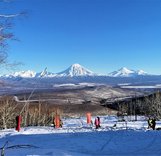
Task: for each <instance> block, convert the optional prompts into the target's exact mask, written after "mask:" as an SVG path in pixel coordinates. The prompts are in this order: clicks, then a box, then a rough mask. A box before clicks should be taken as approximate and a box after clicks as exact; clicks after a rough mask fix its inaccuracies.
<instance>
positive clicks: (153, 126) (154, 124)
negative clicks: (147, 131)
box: [152, 118, 156, 130]
mask: <svg viewBox="0 0 161 156" xmlns="http://www.w3.org/2000/svg"><path fill="white" fill-rule="evenodd" d="M155 126H156V119H155V118H153V119H152V129H153V130H155Z"/></svg>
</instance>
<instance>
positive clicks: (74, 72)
mask: <svg viewBox="0 0 161 156" xmlns="http://www.w3.org/2000/svg"><path fill="white" fill-rule="evenodd" d="M96 75H97V74H95V73H94V72H92V71H90V70H88V69H86V68H85V67H83V66H81V65H80V64H73V65H71V66H70V67H69V68H67V69H66V70H64V71H62V72H60V73H57V76H70V77H73V76H96Z"/></svg>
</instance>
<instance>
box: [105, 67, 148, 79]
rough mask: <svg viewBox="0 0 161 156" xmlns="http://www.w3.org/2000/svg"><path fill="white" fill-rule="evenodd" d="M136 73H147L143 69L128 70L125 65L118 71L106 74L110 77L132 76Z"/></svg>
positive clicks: (136, 74)
mask: <svg viewBox="0 0 161 156" xmlns="http://www.w3.org/2000/svg"><path fill="white" fill-rule="evenodd" d="M138 75H148V74H147V73H146V72H145V71H143V70H137V71H135V70H130V69H128V68H126V67H123V68H121V69H119V70H118V71H114V72H111V73H109V74H108V76H111V77H132V76H138Z"/></svg>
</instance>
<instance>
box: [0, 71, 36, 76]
mask: <svg viewBox="0 0 161 156" xmlns="http://www.w3.org/2000/svg"><path fill="white" fill-rule="evenodd" d="M35 76H36V72H34V71H32V70H27V71H19V72H15V73H12V74H9V75H3V77H6V78H13V77H24V78H33V77H35Z"/></svg>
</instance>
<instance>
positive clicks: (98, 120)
mask: <svg viewBox="0 0 161 156" xmlns="http://www.w3.org/2000/svg"><path fill="white" fill-rule="evenodd" d="M94 124H95V126H96V129H98V128H99V127H100V118H99V117H96V118H95V122H94Z"/></svg>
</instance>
